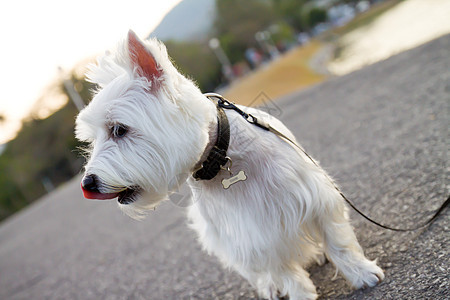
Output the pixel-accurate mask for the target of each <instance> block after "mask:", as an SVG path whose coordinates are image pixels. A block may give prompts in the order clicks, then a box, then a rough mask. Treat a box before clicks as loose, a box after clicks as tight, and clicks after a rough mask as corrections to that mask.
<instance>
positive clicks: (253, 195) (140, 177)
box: [76, 40, 384, 299]
mask: <svg viewBox="0 0 450 300" xmlns="http://www.w3.org/2000/svg"><path fill="white" fill-rule="evenodd" d="M126 45H127V44H126V42H125V43H123V44H121V45H120V46H119V47H118V49H117V51H116V52H114V54H112V55H106V56H104V57H102V58H101V59H100V60H99V61H98V64H97V66H92V67H91V72H90V75H89V78H90V79H91V80H92V81H93V82H95V83H98V84H99V86H100V88H101V90H100V91H99V92H98V93H97V94H96V95H95V97H94V99H93V100H92V102H91V103H90V104H89V105H88V106H87V107H86V108H85V109H84V110H83V111H82V112H81V113H80V115H79V116H78V118H77V121H76V135H77V137H78V138H79V139H80V140H83V141H89V142H91V143H92V151H91V153H90V158H89V161H88V163H87V164H86V173H88V174H95V175H97V176H98V178H100V180H101V185H100V187H99V190H100V192H103V193H108V192H112V190H111V188H110V187H111V186H124V187H130V186H136V185H138V186H140V187H142V188H143V189H144V190H145V194H144V195H143V196H142V197H140V198H139V199H138V200H137V201H136V202H134V203H132V204H129V205H121V204H119V205H120V207H121V209H123V210H124V211H125V212H126V213H127V214H129V215H130V216H132V217H134V218H140V217H142V216H143V215H144V214H145V212H146V210H148V209H151V208H153V207H155V206H156V205H157V204H158V203H159V202H160V201H162V200H164V199H167V195H168V193H170V191H171V190H172V189H173V188H174V187H173V186H171V185H172V183H173V182H175V181H179V180H180V178H181V180H185V178H186V177H189V178H188V180H187V182H188V184H189V185H190V186H191V187H192V192H193V201H192V203H193V204H192V205H191V206H190V208H189V219H190V222H191V226H192V228H193V229H195V231H196V232H197V233H198V236H199V240H200V242H201V243H202V245H203V247H204V249H205V250H206V251H207V252H208V253H211V254H213V255H215V256H217V257H218V258H219V259H220V261H221V262H222V263H223V264H224V265H225V266H227V267H231V268H233V269H234V270H236V271H237V272H238V273H240V274H241V275H242V276H243V277H245V278H246V279H247V280H248V281H249V282H250V283H251V284H252V285H253V286H254V287H255V288H256V289H257V290H258V292H259V294H260V295H261V296H262V297H265V298H270V299H275V298H276V297H277V294H278V295H289V296H290V299H315V298H316V297H317V294H316V291H315V287H314V285H313V283H312V281H311V280H310V278H309V275H308V273H307V272H306V271H305V270H304V268H305V267H306V266H307V265H308V264H309V263H310V262H311V261H314V260H317V261H322V262H323V260H324V256H323V254H324V253H325V254H326V256H327V257H328V258H329V259H330V260H331V261H332V262H333V263H334V265H335V266H336V268H337V269H338V270H339V271H340V272H341V273H342V274H343V275H344V277H345V278H346V279H347V280H348V281H349V282H350V283H351V284H352V285H353V286H355V287H356V288H361V287H363V286H374V285H376V284H377V283H378V282H379V281H380V280H382V279H383V278H384V275H383V272H382V270H381V269H380V268H379V267H378V266H377V265H376V263H375V262H374V261H369V260H368V259H367V258H365V256H364V254H363V251H362V249H361V247H360V246H359V244H358V242H357V240H356V237H355V234H354V232H353V230H352V227H351V225H350V223H349V220H348V217H347V213H346V207H345V205H344V203H343V200H342V198H341V196H340V195H339V193H338V192H337V191H336V190H335V188H334V187H333V185H332V184H331V183H330V181H329V180H328V178H327V175H326V174H325V172H324V171H323V170H322V169H320V168H318V167H317V166H315V165H314V164H313V163H312V162H311V161H310V160H309V159H308V158H307V157H305V156H304V155H303V154H302V153H300V152H299V151H297V150H295V148H293V147H292V146H291V145H290V144H288V143H287V142H285V141H283V140H281V139H280V138H279V137H277V136H276V135H274V134H273V133H270V132H266V131H263V130H261V129H260V128H257V127H255V126H251V125H249V124H248V123H247V122H246V121H245V120H244V119H243V118H242V117H241V116H239V115H238V114H237V113H235V112H233V111H227V112H226V114H227V116H228V118H229V123H230V128H231V129H230V130H231V140H230V146H229V150H228V156H230V157H231V158H232V160H233V169H232V171H233V172H235V173H237V172H238V171H240V170H244V171H245V173H246V175H247V177H248V179H247V180H246V181H244V182H239V183H236V184H234V185H232V186H231V187H230V188H229V189H227V190H225V189H224V188H223V187H222V185H221V180H222V179H223V178H227V177H229V174H228V173H227V172H225V171H223V172H221V173H219V175H218V176H217V177H216V178H214V179H212V180H209V181H204V180H202V181H195V180H193V178H192V177H191V176H188V175H190V174H191V173H192V171H193V169H194V168H195V166H196V165H197V164H198V162H199V161H200V159H201V157H204V152H205V149H206V148H207V146H208V144H209V143H210V140H211V139H214V136H215V131H214V129H215V128H216V122H217V121H216V118H217V117H216V108H215V105H214V104H213V103H212V102H211V101H210V100H208V99H207V98H206V97H204V96H203V95H202V93H201V92H200V91H199V89H198V88H197V87H196V86H195V85H194V84H193V83H192V82H191V81H190V80H188V79H186V78H185V77H184V76H182V75H181V74H180V73H179V72H177V70H176V69H175V67H174V66H173V65H172V64H171V62H170V59H169V58H168V56H167V52H166V50H165V47H164V45H162V44H161V43H159V42H157V41H156V40H150V41H147V42H146V43H145V45H146V47H147V49H148V50H149V51H150V52H151V53H152V54H153V56H154V57H155V60H156V61H157V63H158V65H159V66H160V68H161V70H162V76H161V77H160V78H158V79H157V80H158V82H159V86H157V87H156V86H153V87H152V82H151V81H149V80H147V79H146V78H143V77H140V76H139V75H138V72H137V71H136V70H137V69H138V68H139V66H134V65H133V63H132V62H131V60H130V58H129V56H130V55H129V53H128V49H127V46H126ZM243 109H244V110H246V111H248V112H251V113H253V114H255V115H258V116H259V117H262V118H265V119H266V120H267V121H268V122H270V123H271V124H272V126H273V127H275V128H277V129H278V130H280V131H282V132H283V133H285V134H286V135H288V136H289V137H291V138H292V139H295V138H294V137H293V135H292V133H290V131H289V130H288V129H287V128H286V127H285V126H284V125H283V124H282V123H281V122H280V121H278V120H276V119H275V118H273V117H271V116H269V115H267V114H264V113H262V112H261V111H258V110H256V109H252V108H243ZM117 123H122V124H125V125H127V126H128V127H129V128H130V131H129V132H128V133H127V135H126V136H125V137H124V138H122V139H119V140H114V139H112V138H110V136H109V130H110V129H109V128H110V127H111V126H112V125H114V124H117ZM174 178H177V179H178V180H174Z"/></svg>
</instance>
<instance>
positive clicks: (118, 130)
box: [111, 124, 128, 138]
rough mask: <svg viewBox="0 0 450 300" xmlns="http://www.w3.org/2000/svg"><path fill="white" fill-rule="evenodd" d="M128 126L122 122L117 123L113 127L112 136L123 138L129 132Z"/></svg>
mask: <svg viewBox="0 0 450 300" xmlns="http://www.w3.org/2000/svg"><path fill="white" fill-rule="evenodd" d="M127 132H128V128H127V127H126V126H125V125H122V124H116V125H114V126H113V127H112V128H111V133H112V136H113V137H115V138H122V137H124V136H125V134H127Z"/></svg>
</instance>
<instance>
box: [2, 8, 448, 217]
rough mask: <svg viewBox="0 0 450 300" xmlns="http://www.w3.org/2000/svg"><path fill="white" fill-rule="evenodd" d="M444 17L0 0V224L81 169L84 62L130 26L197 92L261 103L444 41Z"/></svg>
mask: <svg viewBox="0 0 450 300" xmlns="http://www.w3.org/2000/svg"><path fill="white" fill-rule="evenodd" d="M449 16H450V1H448V0H433V1H425V0H406V1H401V0H384V1H383V0H370V1H368V0H362V1H361V0H314V1H313V0H310V1H308V0H246V1H238V0H182V1H180V0H170V1H156V0H155V1H127V5H126V7H124V6H122V5H115V4H112V3H111V1H109V2H106V1H89V2H88V1H77V2H76V4H72V5H67V4H62V2H61V1H47V0H46V1H26V2H25V3H23V2H20V3H19V2H13V1H3V2H2V4H1V8H0V20H1V21H0V22H1V26H0V31H1V36H2V38H3V44H2V47H1V55H0V59H1V60H0V63H1V66H2V68H1V69H0V74H1V85H2V95H1V97H0V220H3V219H5V218H7V217H8V216H10V215H11V214H13V213H14V212H16V211H18V210H20V209H21V208H23V207H25V206H27V205H28V204H30V203H32V202H33V201H35V200H36V199H38V198H39V197H41V196H43V195H44V194H46V193H49V192H51V191H52V190H54V189H55V188H57V187H58V186H60V185H61V184H63V183H64V182H66V181H68V180H69V179H71V178H72V177H74V176H75V175H77V174H79V173H80V170H81V169H82V165H83V163H84V158H83V157H82V156H81V155H80V151H79V150H78V147H79V146H80V144H79V143H78V142H77V141H76V140H75V138H74V134H73V130H74V120H75V116H76V115H77V113H78V111H79V110H80V109H82V107H83V106H84V105H85V104H87V103H88V102H89V101H90V99H91V89H92V88H93V86H92V85H91V84H90V83H88V82H86V80H85V77H84V73H85V71H86V66H87V65H88V64H89V63H93V62H95V57H96V56H97V55H98V54H101V53H102V52H103V51H105V50H107V49H109V48H112V47H113V46H114V45H115V43H116V42H118V41H119V40H120V39H121V38H124V37H125V36H126V32H127V31H128V29H133V30H134V31H135V32H136V33H137V34H138V35H139V36H140V37H141V38H151V37H156V38H159V39H161V40H163V41H164V42H165V44H166V46H167V48H168V52H169V55H170V56H171V57H172V58H173V60H174V62H175V63H176V64H177V66H178V68H179V69H180V70H181V72H183V73H184V74H186V75H187V76H189V77H190V78H192V79H193V80H195V81H196V82H197V84H198V85H199V87H200V88H201V89H202V91H204V92H208V91H216V92H220V93H223V94H224V95H225V96H226V97H228V98H229V99H230V100H233V101H235V102H238V103H241V104H244V105H260V104H261V103H263V102H264V101H267V100H268V99H272V100H274V99H277V98H279V97H282V96H283V95H287V94H289V93H291V92H293V91H296V90H299V89H302V88H306V87H308V86H311V85H314V84H317V83H319V82H322V81H324V80H327V78H330V77H332V76H337V75H343V74H346V73H349V72H351V71H354V70H356V69H359V68H361V67H363V66H365V65H368V64H372V63H374V62H377V61H380V60H383V59H386V58H388V57H390V56H392V55H394V54H396V53H399V52H401V51H404V50H407V49H410V48H413V47H415V46H417V45H420V44H423V43H425V42H427V41H430V40H432V39H434V38H437V37H439V36H442V35H445V34H448V33H449V32H450V18H449ZM405 24H408V26H405Z"/></svg>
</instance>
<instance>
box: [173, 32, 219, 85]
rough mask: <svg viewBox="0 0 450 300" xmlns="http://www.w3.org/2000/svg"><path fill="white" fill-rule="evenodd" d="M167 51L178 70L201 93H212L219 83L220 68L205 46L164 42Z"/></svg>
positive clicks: (212, 54)
mask: <svg viewBox="0 0 450 300" xmlns="http://www.w3.org/2000/svg"><path fill="white" fill-rule="evenodd" d="M165 44H166V47H167V51H168V53H169V55H170V57H171V58H172V60H173V61H174V64H175V65H176V66H177V67H178V69H179V70H180V71H181V72H182V73H183V74H185V75H186V76H188V77H190V78H192V79H194V81H196V82H197V84H198V86H199V87H200V89H201V90H202V91H205V92H206V91H212V90H214V88H215V87H217V86H218V85H219V83H220V75H221V70H220V68H221V66H220V63H219V61H218V60H217V58H216V57H215V56H214V53H213V52H212V51H211V49H209V47H208V46H207V45H205V44H201V43H196V42H180V41H167V42H165Z"/></svg>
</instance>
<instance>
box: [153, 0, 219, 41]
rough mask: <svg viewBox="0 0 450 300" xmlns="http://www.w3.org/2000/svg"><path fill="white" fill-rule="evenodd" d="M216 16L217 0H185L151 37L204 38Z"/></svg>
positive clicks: (185, 39)
mask: <svg viewBox="0 0 450 300" xmlns="http://www.w3.org/2000/svg"><path fill="white" fill-rule="evenodd" d="M214 18H215V0H183V1H181V2H180V3H179V4H178V5H177V6H175V7H174V8H173V9H172V10H171V11H170V12H169V13H168V14H167V15H166V16H165V17H164V19H163V20H162V21H161V23H159V25H158V26H157V27H156V29H155V30H154V31H153V32H152V33H150V35H149V37H157V38H158V39H160V40H163V41H167V40H178V41H188V40H190V41H192V40H196V41H198V40H204V39H206V38H207V37H208V34H209V33H210V31H211V28H212V26H213V22H214Z"/></svg>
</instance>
